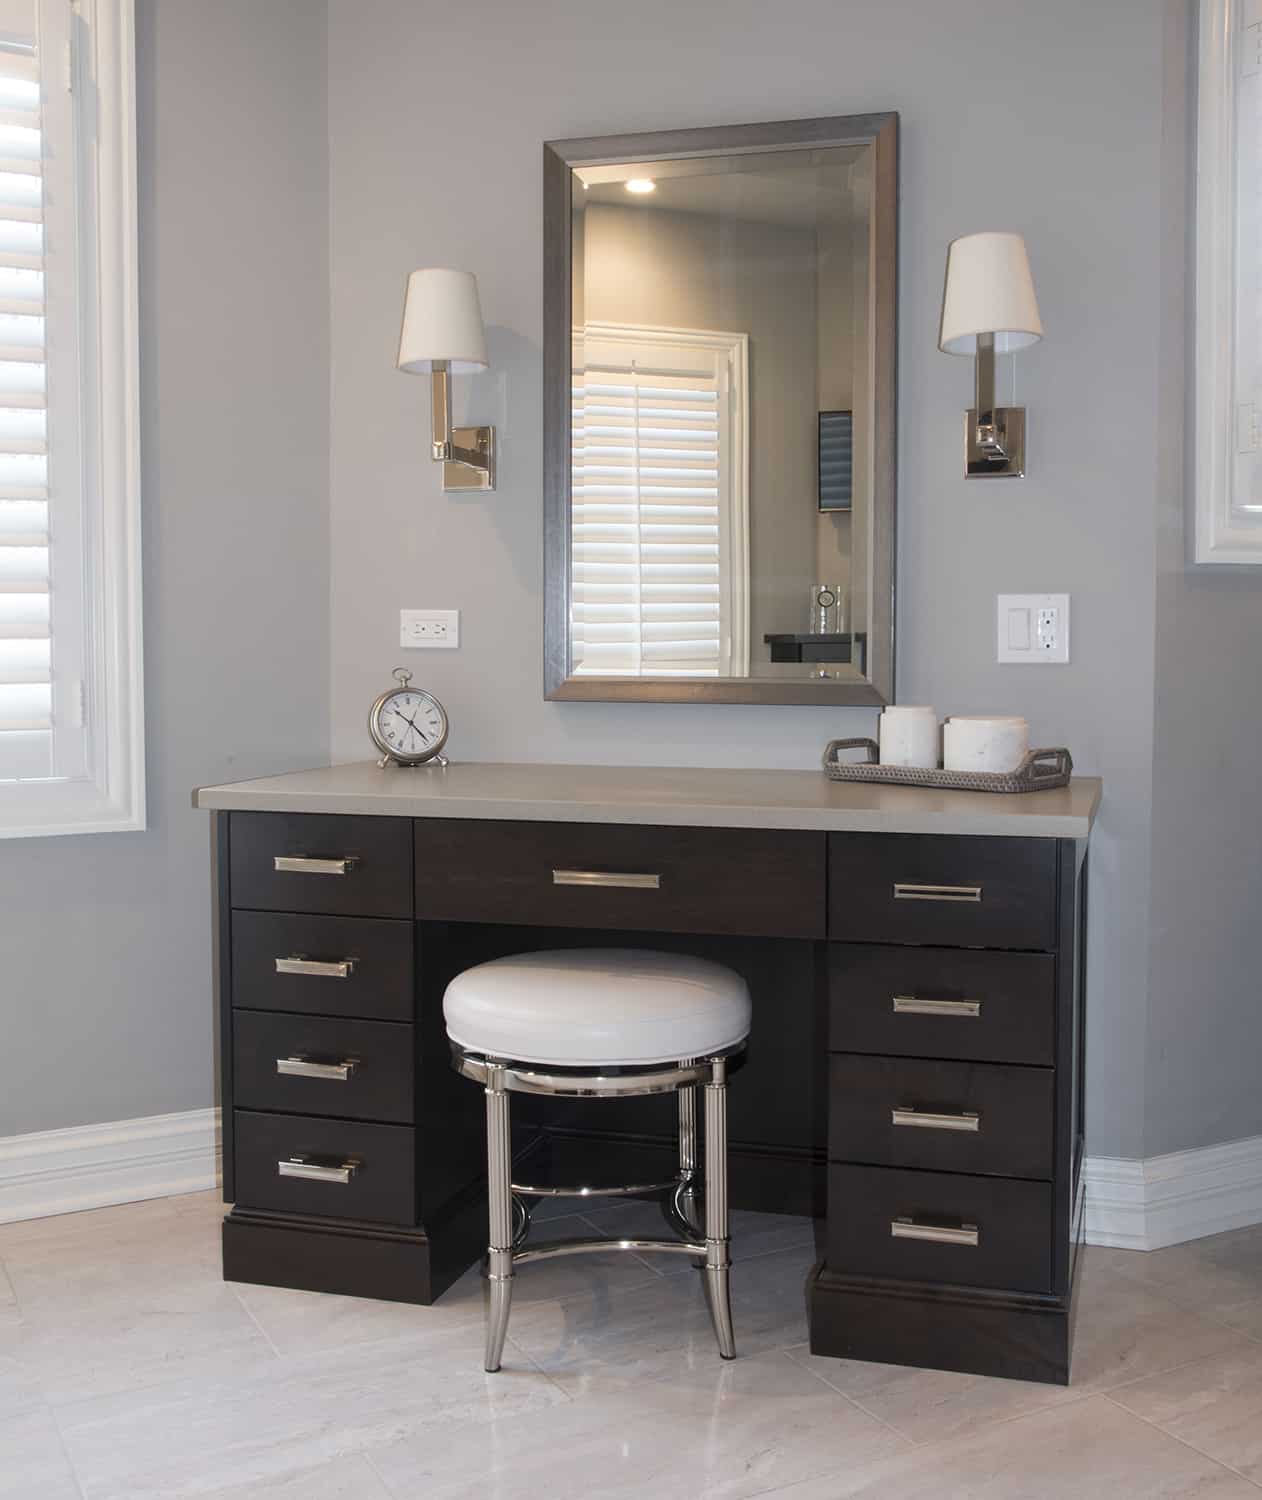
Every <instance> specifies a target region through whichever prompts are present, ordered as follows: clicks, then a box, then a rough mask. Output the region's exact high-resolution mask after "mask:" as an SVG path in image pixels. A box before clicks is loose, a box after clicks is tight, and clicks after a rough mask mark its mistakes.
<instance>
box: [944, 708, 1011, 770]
mask: <svg viewBox="0 0 1262 1500" xmlns="http://www.w3.org/2000/svg"><path fill="white" fill-rule="evenodd" d="M942 746H943V757H942V764H943V766H944V767H945V768H946V769H947V770H948V771H999V772H1004V773H1006V772H1008V771H1015V770H1016V769H1017V767H1018V766H1019V765H1020V764H1021V762H1022V761H1023V760H1024V759H1025V757H1026V753H1027V752H1028V750H1029V748H1030V726H1029V725H1028V724H1027V723H1026V721H1025V720H1024V719H1022V718H1016V717H1012V716H1009V717H1006V718H1004V717H986V716H984V715H980V714H953V715H952V716H951V717H950V718H949V719H948V720H947V721H946V725H945V727H944V729H943V731H942Z"/></svg>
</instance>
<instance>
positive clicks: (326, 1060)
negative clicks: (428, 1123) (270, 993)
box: [232, 1010, 415, 1125]
mask: <svg viewBox="0 0 1262 1500" xmlns="http://www.w3.org/2000/svg"><path fill="white" fill-rule="evenodd" d="M413 1038H414V1032H413V1029H412V1027H411V1026H401V1025H399V1024H398V1022H395V1021H349V1020H346V1019H344V1018H343V1017H340V1016H339V1017H332V1016H292V1015H283V1014H280V1013H278V1012H274V1011H260V1010H239V1011H237V1012H236V1013H235V1015H234V1016H233V1020H232V1059H233V1075H232V1076H233V1079H234V1088H235V1090H236V1102H237V1103H238V1104H239V1105H240V1106H241V1107H242V1108H243V1109H254V1110H283V1111H288V1112H290V1113H293V1114H308V1115H334V1116H338V1117H340V1118H346V1119H352V1120H381V1121H386V1122H394V1123H396V1124H399V1125H410V1124H411V1123H412V1118H413V1107H412V1089H413V1075H414V1071H415V1063H414V1056H413V1053H414V1041H413Z"/></svg>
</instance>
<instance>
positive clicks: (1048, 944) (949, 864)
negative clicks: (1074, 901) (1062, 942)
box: [828, 833, 1057, 950]
mask: <svg viewBox="0 0 1262 1500" xmlns="http://www.w3.org/2000/svg"><path fill="white" fill-rule="evenodd" d="M1056 860H1057V849H1056V840H1055V839H1010V838H971V837H959V838H956V837H946V836H943V835H939V834H935V835H932V836H927V835H923V834H911V833H876V834H871V833H833V834H829V836H828V935H829V937H832V938H841V939H845V940H851V941H856V942H871V943H938V944H942V945H944V946H946V947H952V948H1041V949H1045V950H1050V949H1054V948H1055V946H1056Z"/></svg>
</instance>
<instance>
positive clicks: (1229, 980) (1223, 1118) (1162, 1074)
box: [1144, 0, 1262, 1156]
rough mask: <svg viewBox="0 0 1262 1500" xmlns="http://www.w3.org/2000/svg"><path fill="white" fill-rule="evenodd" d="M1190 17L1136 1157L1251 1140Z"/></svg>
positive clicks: (1239, 677)
mask: <svg viewBox="0 0 1262 1500" xmlns="http://www.w3.org/2000/svg"><path fill="white" fill-rule="evenodd" d="M1190 10H1191V7H1190V6H1188V5H1186V4H1184V3H1183V0H1170V3H1169V4H1168V5H1167V36H1168V48H1167V82H1166V90H1167V98H1168V105H1167V110H1166V121H1165V126H1166V136H1167V141H1166V148H1165V149H1166V157H1167V173H1166V183H1165V189H1166V193H1165V202H1164V219H1165V227H1164V231H1163V233H1162V236H1161V244H1162V252H1163V253H1162V270H1163V295H1162V299H1161V306H1162V323H1161V329H1162V338H1163V349H1162V358H1161V360H1160V370H1161V376H1160V383H1159V399H1160V401H1161V409H1162V422H1161V431H1162V434H1163V443H1162V447H1161V449H1160V450H1159V459H1160V464H1159V469H1158V480H1159V487H1158V514H1157V588H1156V611H1157V617H1156V626H1157V635H1156V663H1155V669H1156V691H1155V715H1154V725H1153V819H1152V909H1151V924H1152V935H1151V950H1150V975H1149V998H1148V1033H1147V1048H1146V1062H1145V1066H1146V1100H1147V1107H1146V1111H1145V1130H1144V1149H1145V1154H1146V1155H1149V1156H1153V1155H1158V1154H1160V1153H1162V1152H1166V1151H1176V1150H1179V1151H1181V1150H1189V1149H1192V1148H1195V1147H1197V1146H1206V1145H1212V1144H1214V1143H1215V1142H1218V1141H1231V1140H1241V1139H1244V1138H1247V1137H1249V1136H1254V1135H1259V1134H1262V1089H1259V1088H1258V1082H1257V1072H1258V1060H1259V1057H1262V1004H1260V1003H1259V1002H1260V1000H1262V984H1260V983H1259V978H1258V960H1257V924H1258V914H1259V912H1262V827H1260V822H1262V820H1260V819H1259V816H1258V811H1257V809H1258V800H1259V799H1258V753H1259V742H1260V739H1262V672H1259V670H1258V649H1259V645H1260V644H1262V569H1257V568H1239V569H1236V568H1219V567H1211V568H1189V567H1188V566H1187V562H1186V558H1187V547H1186V541H1185V538H1186V529H1185V525H1184V520H1185V515H1186V510H1187V499H1188V496H1189V493H1190V483H1189V479H1188V465H1189V460H1190V458H1191V445H1190V444H1185V443H1184V441H1183V434H1184V431H1185V424H1184V415H1185V412H1186V408H1187V402H1188V396H1189V394H1190V393H1189V390H1188V382H1187V380H1186V379H1185V371H1186V368H1187V365H1186V360H1185V358H1184V350H1185V348H1186V347H1188V345H1187V343H1186V340H1187V338H1188V316H1189V314H1190V312H1191V310H1192V307H1191V304H1192V298H1191V294H1190V289H1189V288H1188V286H1187V284H1186V281H1187V278H1186V276H1185V274H1184V266H1185V264H1186V256H1187V251H1188V248H1189V247H1188V241H1189V239H1190V236H1189V234H1188V228H1189V223H1190V214H1191V207H1192V205H1191V196H1190V189H1191V181H1190V178H1191V173H1190V172H1189V170H1188V167H1189V162H1188V155H1187V150H1186V144H1187V141H1188V139H1189V135H1190V132H1189V131H1188V130H1187V128H1186V125H1185V122H1187V121H1188V120H1189V110H1190V108H1191V106H1192V104H1193V101H1194V97H1195V81H1194V75H1193V74H1192V68H1191V64H1192V63H1193V62H1194V55H1193V54H1194V41H1193V35H1194V33H1193V30H1192V27H1191V16H1190V14H1189V11H1190Z"/></svg>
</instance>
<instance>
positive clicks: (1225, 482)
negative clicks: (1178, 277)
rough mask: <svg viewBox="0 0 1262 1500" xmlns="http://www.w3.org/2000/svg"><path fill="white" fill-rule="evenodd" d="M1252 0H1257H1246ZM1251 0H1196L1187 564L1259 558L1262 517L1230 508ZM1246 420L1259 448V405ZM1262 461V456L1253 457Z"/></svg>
mask: <svg viewBox="0 0 1262 1500" xmlns="http://www.w3.org/2000/svg"><path fill="white" fill-rule="evenodd" d="M1252 3H1253V4H1255V5H1256V0H1252ZM1248 4H1250V0H1201V5H1200V18H1199V53H1198V90H1197V131H1196V344H1195V410H1196V416H1195V471H1194V490H1195V518H1194V540H1193V561H1194V562H1196V563H1201V564H1212V563H1217V564H1240V563H1251V564H1262V514H1254V515H1250V514H1245V513H1243V512H1242V511H1241V510H1240V509H1239V508H1238V507H1236V506H1234V505H1233V488H1234V476H1235V468H1236V459H1237V453H1238V451H1243V450H1241V443H1242V441H1243V438H1242V423H1243V418H1242V415H1241V413H1239V412H1238V410H1237V400H1236V378H1235V371H1236V296H1237V268H1236V261H1237V247H1236V231H1237V202H1236V197H1237V184H1236V134H1237V126H1236V105H1237V87H1236V84H1237V79H1238V78H1239V76H1240V68H1241V62H1242V59H1241V41H1242V36H1241V20H1242V16H1243V15H1244V12H1245V8H1246V6H1247V5H1248ZM1246 425H1248V426H1249V427H1250V428H1251V429H1252V430H1253V431H1254V432H1255V433H1257V438H1256V440H1255V441H1254V442H1253V446H1254V447H1258V448H1262V431H1259V428H1260V426H1262V412H1258V413H1257V416H1256V417H1255V419H1254V421H1253V422H1252V423H1248V424H1246ZM1257 461H1258V462H1259V463H1262V453H1259V457H1258V460H1257Z"/></svg>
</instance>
